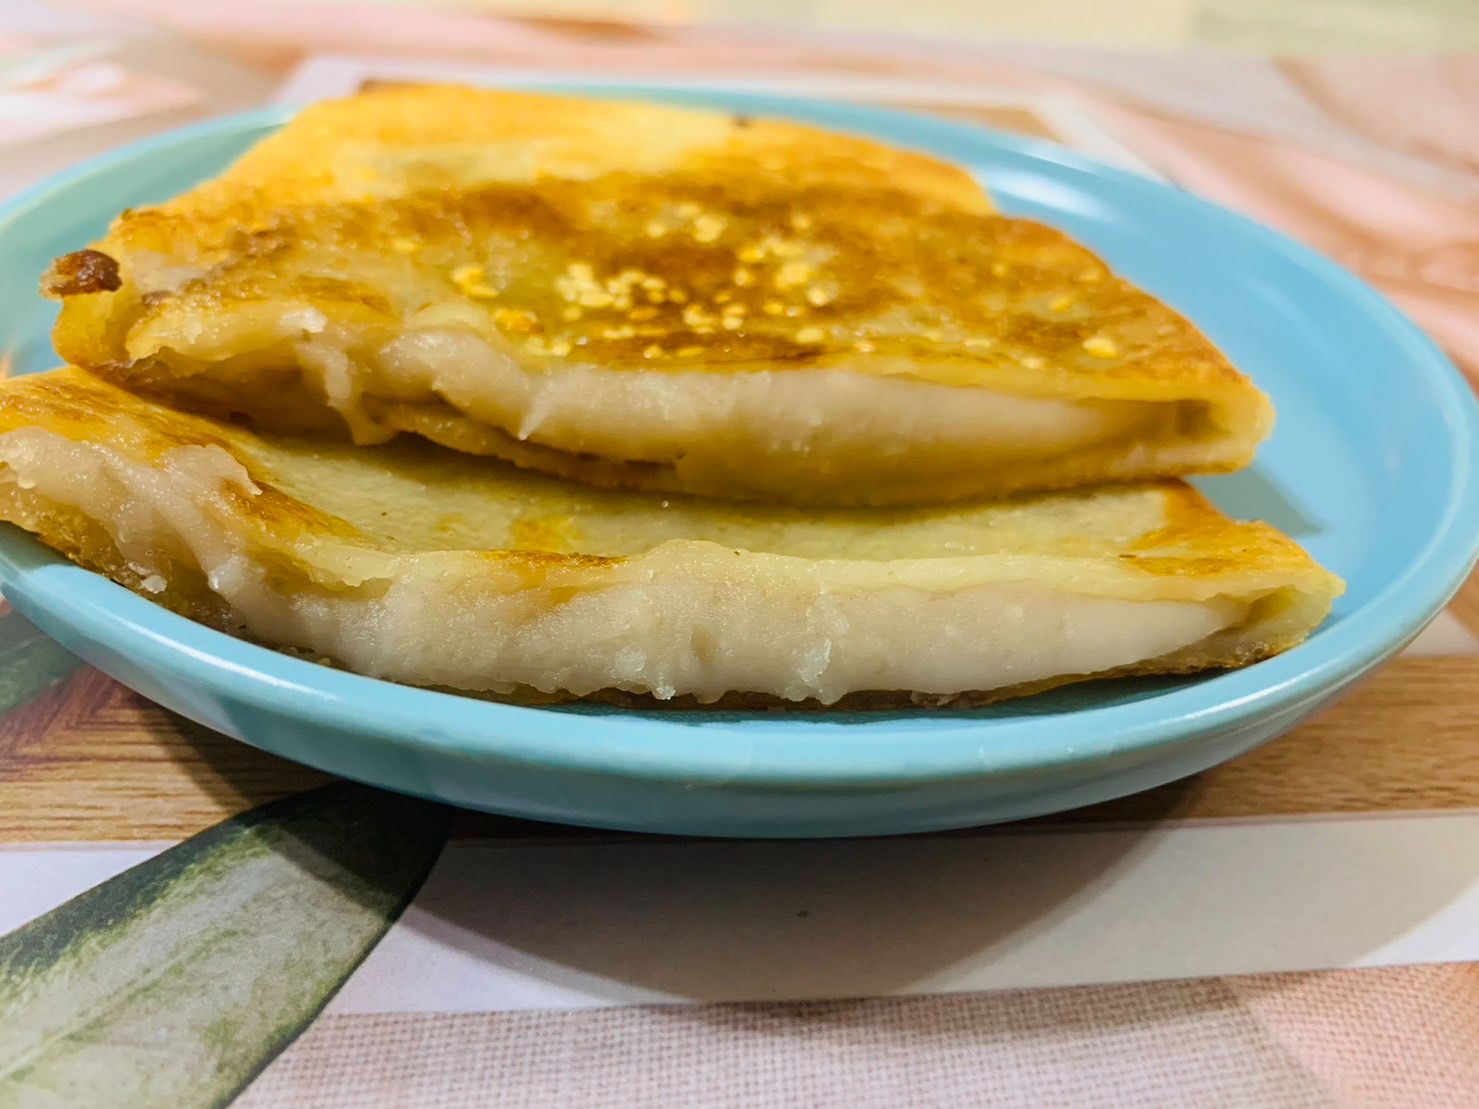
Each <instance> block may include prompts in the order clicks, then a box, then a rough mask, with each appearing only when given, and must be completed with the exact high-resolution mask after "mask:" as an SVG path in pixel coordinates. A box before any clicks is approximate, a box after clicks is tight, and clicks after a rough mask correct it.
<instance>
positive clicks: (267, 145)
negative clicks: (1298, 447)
mask: <svg viewBox="0 0 1479 1109" xmlns="http://www.w3.org/2000/svg"><path fill="white" fill-rule="evenodd" d="M84 254H85V255H86V257H87V258H88V259H90V260H91V261H89V262H87V264H86V266H84V264H83V260H82V256H83V255H84ZM101 259H107V260H109V261H116V262H117V269H118V271H119V273H120V275H121V285H119V286H118V287H117V288H112V289H110V288H108V285H107V283H106V282H104V283H98V282H83V283H79V282H74V281H68V280H66V279H64V278H63V277H61V276H56V277H55V279H53V280H51V281H50V282H49V285H48V287H49V288H50V289H51V291H52V292H53V294H54V295H58V296H60V297H61V298H62V299H63V302H64V303H63V309H62V313H61V315H60V318H59V320H58V323H57V328H56V331H55V341H56V344H57V348H58V350H59V351H60V353H61V354H62V355H63V356H64V357H65V358H67V359H68V360H69V361H72V362H75V363H77V364H80V365H86V366H88V367H91V368H93V369H95V370H98V371H99V372H104V373H108V374H109V375H111V376H113V377H115V378H116V379H117V380H120V381H122V382H125V383H126V384H128V385H129V386H130V387H132V388H136V389H142V390H146V391H149V392H152V393H154V394H155V395H159V396H164V397H166V398H169V399H171V400H173V401H175V402H188V403H190V404H192V405H196V406H200V407H202V408H204V409H206V410H211V411H221V410H222V409H223V408H230V407H231V406H232V405H234V406H235V408H236V410H238V411H243V412H246V413H248V414H250V415H252V416H253V417H254V418H256V419H258V420H259V421H261V422H263V423H264V424H265V425H267V426H273V427H284V428H289V429H297V428H301V427H320V428H322V427H326V426H335V425H337V422H338V417H337V416H335V415H334V414H333V413H331V412H329V411H328V409H327V408H326V407H325V401H324V398H323V396H322V395H321V394H316V393H315V391H314V389H313V388H310V387H307V386H305V385H304V384H303V382H302V381H301V380H299V377H298V370H297V363H296V359H297V358H298V355H297V354H296V353H295V350H294V347H293V343H294V342H295V340H296V338H297V337H298V335H299V332H297V331H294V330H293V328H291V327H285V326H284V324H283V322H282V321H283V320H285V319H296V318H300V317H301V315H302V313H303V312H304V311H310V312H312V313H314V314H316V315H315V317H314V318H315V319H318V320H320V321H322V323H321V326H322V327H323V328H324V329H326V330H328V331H336V332H342V333H343V334H346V335H348V336H350V338H349V339H348V340H347V341H348V342H349V344H350V354H351V357H353V356H355V355H356V353H366V352H371V351H374V350H378V349H380V348H381V347H382V346H383V344H385V343H386V342H388V341H390V340H391V339H392V338H394V337H395V336H397V335H400V334H403V333H405V332H406V331H407V330H415V329H417V328H422V327H426V326H437V325H438V324H435V323H428V321H431V320H441V321H442V323H446V322H447V321H451V322H452V323H453V324H455V326H457V327H462V328H469V329H471V330H473V331H475V332H477V333H478V334H480V335H481V336H482V337H483V338H484V339H486V340H487V341H488V342H489V343H490V344H491V345H492V346H493V347H494V348H495V349H498V350H501V351H505V352H507V354H508V355H509V356H510V357H511V358H513V359H514V360H515V361H516V362H517V363H518V364H520V365H521V366H524V367H527V368H529V369H531V370H537V371H548V372H558V371H559V369H560V367H561V366H563V365H567V364H572V363H576V362H579V363H582V364H587V365H593V366H598V367H600V368H602V369H610V370H617V371H620V370H628V371H643V372H651V371H661V372H668V373H685V372H699V373H738V372H746V371H754V370H781V371H792V370H797V371H800V370H806V369H837V368H842V369H846V370H847V371H848V372H852V373H862V374H888V375H898V374H907V375H908V376H909V377H913V378H918V379H920V380H925V381H932V382H937V383H942V384H948V385H956V386H963V387H979V388H986V389H992V390H998V391H1002V392H1006V393H1011V394H1015V395H1020V396H1043V397H1055V398H1065V399H1130V400H1145V401H1156V402H1188V403H1189V404H1190V405H1191V407H1190V408H1189V409H1188V412H1189V413H1191V416H1192V417H1193V418H1195V419H1197V420H1200V421H1201V422H1202V424H1203V425H1204V426H1202V427H1200V428H1199V429H1198V430H1197V432H1196V434H1195V435H1194V436H1193V437H1192V438H1193V440H1195V441H1197V442H1202V441H1203V440H1205V442H1206V443H1208V444H1212V445H1211V446H1209V447H1208V449H1206V450H1199V451H1191V452H1188V453H1187V456H1186V457H1185V458H1184V459H1182V460H1181V461H1179V462H1178V463H1176V464H1174V465H1170V466H1169V467H1168V472H1169V471H1174V472H1186V471H1187V470H1194V469H1208V470H1216V469H1227V468H1230V467H1236V466H1238V465H1242V464H1244V463H1246V461H1247V460H1248V459H1249V457H1251V454H1252V450H1253V447H1254V446H1255V445H1256V443H1257V442H1258V441H1259V440H1260V439H1261V438H1262V437H1263V436H1264V435H1265V434H1266V433H1267V431H1268V428H1269V426H1270V423H1271V415H1272V414H1271V409H1270V407H1269V405H1268V402H1267V400H1266V399H1265V398H1264V397H1263V396H1262V394H1260V393H1259V392H1258V390H1257V389H1256V388H1254V387H1253V386H1252V385H1251V384H1250V383H1249V382H1248V380H1247V379H1246V378H1245V377H1244V376H1243V375H1242V374H1240V373H1238V372H1237V370H1235V369H1234V368H1233V367H1232V366H1231V365H1229V364H1228V362H1227V360H1226V359H1225V358H1224V357H1223V356H1222V355H1221V353H1220V352H1219V351H1217V349H1216V348H1215V347H1213V346H1212V344H1211V343H1209V342H1208V341H1207V340H1206V338H1205V337H1204V336H1202V335H1201V334H1200V332H1198V331H1197V329H1196V328H1195V327H1194V326H1192V325H1191V324H1190V323H1189V322H1188V321H1186V320H1185V319H1184V318H1182V317H1181V316H1180V315H1178V314H1177V313H1176V312H1174V311H1173V310H1172V309H1170V308H1168V307H1167V306H1166V305H1164V304H1162V303H1161V302H1159V301H1158V300H1156V299H1155V298H1154V297H1152V296H1149V295H1147V294H1146V293H1144V292H1142V291H1140V290H1138V289H1136V288H1135V287H1133V286H1132V285H1130V284H1129V283H1127V282H1125V281H1123V280H1122V279H1120V278H1118V277H1117V276H1115V275H1114V274H1113V273H1111V272H1110V271H1109V269H1108V268H1107V267H1106V266H1105V265H1104V264H1103V262H1102V261H1100V260H1099V259H1098V258H1096V257H1095V256H1094V255H1093V254H1092V253H1091V252H1089V251H1088V250H1086V249H1084V248H1083V247H1082V246H1080V245H1078V244H1077V243H1074V242H1073V241H1072V240H1070V239H1069V238H1067V237H1066V236H1064V235H1063V234H1061V233H1060V232H1057V231H1054V230H1052V229H1050V228H1047V227H1044V226H1042V225H1040V224H1036V223H1033V222H1031V221H1028V220H1021V219H1010V218H1005V217H1001V216H998V215H994V214H992V213H991V211H990V206H989V201H988V200H987V198H986V197H985V195H984V193H983V192H982V191H981V189H980V186H979V185H978V184H977V183H976V182H975V181H974V180H973V179H972V178H971V177H970V175H969V174H967V173H965V172H964V171H962V170H960V169H958V168H957V167H953V166H949V165H947V164H945V163H942V162H939V161H937V160H935V159H932V158H929V157H927V156H924V155H922V154H916V153H912V152H909V151H903V150H897V149H894V148H890V147H886V146H883V145H880V144H877V143H873V142H870V141H868V140H865V139H861V138H854V137H851V136H846V135H839V134H834V133H830V132H824V131H819V130H816V129H812V128H807V127H801V126H798V125H795V124H790V123H785V122H781V121H773V120H753V121H749V122H748V123H747V124H745V125H740V124H739V123H738V122H737V121H736V120H735V118H733V117H732V116H730V115H728V114H725V113H714V112H696V111H691V110H683V109H673V108H662V107H657V106H653V105H647V104H634V103H621V102H612V101H595V100H582V99H577V98H567V97H551V96H536V95H531V94H522V93H508V92H489V91H477V90H470V89H455V88H400V89H389V90H384V91H379V92H375V93H370V94H365V95H362V96H359V97H354V98H350V99H348V100H343V101H335V102H332V103H327V104H321V105H317V106H315V107H313V108H310V109H308V110H306V111H305V112H304V113H303V114H302V115H301V116H300V117H298V119H296V120H295V121H294V122H293V123H291V124H290V125H289V126H288V127H286V128H284V129H283V130H282V131H281V132H279V133H277V134H276V135H274V136H272V137H270V138H269V139H267V140H265V141H263V142H262V143H261V144H259V145H258V146H257V147H255V148H254V149H253V150H252V151H250V152H249V153H248V154H247V155H246V156H245V157H243V159H242V160H241V161H240V162H238V163H237V164H236V165H235V166H233V167H232V168H231V169H230V170H228V171H227V172H226V173H224V174H222V175H221V176H220V177H219V178H217V179H215V180H213V181H210V182H207V183H206V184H204V185H202V186H200V187H198V188H197V189H195V190H192V191H191V192H189V193H186V194H184V195H183V196H181V197H179V198H177V199H175V200H172V201H170V202H168V203H165V204H162V205H159V206H156V207H151V208H143V209H137V210H134V211H130V212H126V213H124V214H123V215H122V216H120V217H119V219H118V220H117V221H116V222H115V223H114V225H113V227H112V228H111V229H110V231H109V233H108V235H107V236H106V237H105V238H104V239H103V240H102V241H101V242H99V243H98V244H96V245H95V247H93V248H90V249H89V250H88V251H86V252H79V254H77V255H70V256H67V258H65V259H62V260H59V262H58V263H57V265H56V267H55V269H54V274H55V275H63V274H64V273H65V272H69V271H72V270H77V269H86V268H91V269H94V270H95V269H98V268H99V266H100V265H101V262H100V260H101ZM438 313H441V315H438ZM212 337H215V338H212ZM284 398H290V399H284ZM369 399H370V400H376V399H379V400H385V401H389V400H391V399H392V398H389V397H385V398H375V397H374V396H373V394H372V395H371V396H370V398H369ZM395 399H397V400H400V401H406V400H408V398H405V397H399V398H395ZM419 400H420V401H421V402H426V403H430V402H431V401H433V400H434V398H432V397H423V398H419ZM504 430H505V431H508V430H509V429H504ZM543 445H544V446H546V447H550V448H552V449H555V450H558V449H559V448H560V447H561V444H559V443H546V444H543ZM611 461H613V462H616V463H621V462H622V461H623V460H620V459H613V460H611ZM523 462H524V464H529V465H544V464H546V463H548V464H551V465H554V466H559V465H560V462H559V460H558V459H557V458H555V457H554V456H553V455H550V456H544V455H541V456H540V457H539V458H531V459H529V460H523ZM1120 468H1121V470H1123V471H1125V472H1124V473H1117V474H1114V473H1104V472H1102V471H1103V467H1102V465H1099V464H1097V463H1095V464H1089V463H1088V462H1086V464H1085V469H1084V470H1083V472H1082V473H1080V472H1078V471H1077V470H1075V469H1074V467H1072V466H1066V467H1064V470H1065V472H1064V473H1062V474H1057V475H1055V474H1051V473H1048V474H1045V475H1044V476H1043V478H1042V480H1041V481H1036V480H1035V481H1034V482H1033V484H1034V485H1062V484H1068V483H1072V482H1074V481H1078V480H1082V479H1083V477H1084V476H1094V477H1106V476H1115V477H1121V476H1145V475H1146V473H1147V465H1146V464H1145V462H1144V460H1143V459H1142V460H1141V462H1140V463H1139V464H1138V465H1130V464H1128V463H1126V464H1125V465H1123V466H1121V467H1120ZM612 473H613V474H614V475H615V477H616V478H617V479H620V480H625V471H624V470H623V469H622V468H621V467H620V466H618V467H617V469H616V470H614V471H612Z"/></svg>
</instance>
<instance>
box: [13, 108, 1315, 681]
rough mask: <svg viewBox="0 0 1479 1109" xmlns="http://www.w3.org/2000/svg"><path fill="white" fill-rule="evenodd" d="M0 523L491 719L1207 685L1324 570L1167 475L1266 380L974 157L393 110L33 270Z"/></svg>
mask: <svg viewBox="0 0 1479 1109" xmlns="http://www.w3.org/2000/svg"><path fill="white" fill-rule="evenodd" d="M43 285H44V288H45V290H46V291H47V292H48V293H50V294H51V295H53V296H56V297H58V298H60V299H61V300H62V311H61V316H60V318H59V320H58V323H57V327H56V332H55V340H56V346H57V350H58V351H59V353H60V354H61V355H62V357H63V358H64V359H65V360H66V361H67V362H69V363H70V364H71V365H70V367H69V368H65V369H60V370H56V371H53V372H51V373H47V374H39V375H32V376H29V377H24V378H18V379H16V380H13V381H10V382H8V383H6V384H5V385H4V386H3V388H0V518H4V519H7V520H10V521H12V522H15V523H17V524H19V525H21V526H22V527H24V528H27V529H28V530H30V531H32V532H35V533H36V534H38V535H39V536H40V537H41V538H42V539H43V540H44V541H46V542H47V543H49V544H50V545H51V546H53V547H55V548H57V549H58V550H60V551H62V552H63V553H65V554H67V555H68V556H69V557H71V558H73V559H74V560H76V561H77V562H79V563H81V564H82V565H84V566H88V567H90V568H93V569H97V570H100V571H101V572H103V573H106V574H108V575H109V576H111V577H113V578H114V579H115V580H117V581H119V582H122V583H123V584H125V585H127V586H129V587H130V588H132V589H135V590H138V591H140V592H142V593H144V594H145V595H149V596H153V597H155V598H156V599H158V600H159V601H160V602H161V603H163V604H165V605H168V606H169V607H171V608H174V609H176V610H177V611H180V612H183V613H185V614H187V615H189V616H191V617H193V618H195V619H198V620H202V621H205V622H208V623H211V624H213V625H215V626H217V627H220V628H222V629H224V630H228V631H232V632H236V633H238V634H243V635H246V636H249V637H251V638H254V639H256V640H259V641H262V642H265V643H268V644H272V645H275V646H279V647H284V648H290V649H294V650H297V651H301V652H307V653H309V654H311V655H312V656H314V657H320V658H323V659H325V660H328V661H332V662H334V663H337V664H339V665H344V666H347V667H350V668H352V669H354V670H357V671H359V672H362V673H366V674H370V675H374V676H378V677H385V678H390V679H394V680H398V681H405V682H412V683H416V684H423V685H434V686H441V687H448V688H452V689H457V690H464V691H470V692H478V693H499V694H513V695H516V696H523V697H528V696H533V695H536V694H538V695H554V696H559V697H568V696H576V697H581V696H604V697H611V696H623V695H633V694H635V695H640V696H641V697H644V698H657V699H660V700H672V699H683V700H684V701H685V702H690V701H695V700H696V701H698V702H702V703H712V702H716V701H721V700H728V701H733V700H736V699H738V700H747V699H748V700H755V699H758V700H762V701H775V700H781V701H811V702H820V703H823V704H834V703H838V702H843V703H847V704H858V705H865V704H887V703H899V702H904V703H907V702H909V701H914V702H917V703H925V704H944V703H958V702H961V701H979V700H982V699H988V698H991V697H1000V696H1006V695H1011V694H1018V693H1026V692H1033V691H1036V690H1040V689H1045V688H1049V687H1052V686H1056V685H1061V684H1063V683H1066V682H1071V681H1077V680H1081V679H1084V678H1091V677H1101V676H1105V675H1120V674H1136V673H1166V672H1181V671H1190V670H1199V669H1204V668H1214V667H1227V666H1239V665H1244V664H1247V663H1250V662H1254V661H1257V660H1258V659H1261V658H1264V657H1267V656H1268V655H1271V654H1274V653H1276V652H1278V651H1281V650H1284V649H1286V648H1288V647H1290V646H1292V645H1294V644H1295V643H1298V642H1299V641H1300V640H1302V639H1303V638H1304V637H1305V636H1306V635H1307V634H1308V633H1309V632H1310V631H1311V630H1312V629H1313V628H1314V627H1315V626H1316V625H1317V624H1318V623H1319V622H1320V621H1321V620H1322V619H1323V618H1324V616H1325V614H1326V612H1327V611H1328V609H1329V605H1330V602H1331V599H1332V598H1333V597H1334V596H1335V595H1336V593H1337V592H1338V591H1339V588H1340V584H1339V581H1338V580H1337V579H1336V578H1334V577H1333V576H1332V575H1330V574H1329V573H1327V572H1326V571H1324V570H1323V569H1321V568H1320V567H1319V566H1317V565H1316V564H1315V563H1314V562H1312V561H1311V560H1310V559H1309V557H1308V556H1307V555H1306V554H1305V553H1304V552H1303V551H1302V550H1300V549H1299V547H1297V546H1296V545H1295V544H1294V543H1293V542H1292V541H1290V540H1289V539H1287V538H1285V537H1284V536H1282V535H1280V534H1279V533H1278V532H1277V531H1275V530H1274V529H1272V528H1270V527H1268V526H1267V525H1265V524H1261V523H1239V522H1234V521H1231V520H1228V519H1225V518H1224V517H1222V516H1221V515H1220V514H1219V513H1218V512H1217V511H1216V510H1215V509H1214V508H1212V507H1211V506H1210V505H1209V504H1208V503H1207V502H1206V501H1205V500H1203V499H1202V498H1201V497H1200V495H1199V494H1197V493H1196V492H1195V491H1193V490H1192V489H1191V488H1190V487H1189V486H1186V485H1185V484H1183V483H1182V482H1180V481H1179V480H1177V476H1178V475H1184V474H1190V473H1207V472H1218V471H1227V470H1232V469H1236V468H1238V467H1240V466H1243V465H1246V464H1247V463H1248V462H1249V460H1250V459H1251V457H1252V455H1253V452H1254V449H1255V448H1256V446H1257V444H1258V443H1259V442H1260V441H1261V440H1262V439H1263V438H1264V437H1265V436H1266V435H1267V433H1268V431H1269V428H1270V426H1271V423H1272V409H1271V407H1270V405H1269V403H1268V401H1267V399H1266V398H1265V397H1264V396H1263V395H1262V394H1261V393H1260V392H1259V391H1258V390H1257V389H1256V388H1255V387H1254V386H1253V385H1252V383H1250V382H1249V381H1248V379H1247V378H1246V377H1244V376H1243V375H1242V374H1240V373H1239V372H1238V371H1237V370H1235V369H1234V368H1233V367H1232V366H1230V365H1229V364H1228V363H1227V361H1226V359H1225V358H1224V357H1223V356H1222V355H1221V354H1220V353H1219V352H1218V351H1217V350H1216V348H1214V347H1213V346H1212V345H1211V344H1210V343H1209V342H1208V341H1207V340H1206V339H1205V338H1204V337H1203V336H1202V335H1201V334H1200V333H1199V332H1198V331H1197V330H1196V328H1195V327H1194V326H1192V324H1190V323H1189V322H1188V321H1186V320H1185V319H1183V318H1182V317H1181V316H1179V315H1178V314H1177V313H1175V312H1174V311H1172V310H1171V309H1170V308H1168V307H1167V306H1166V305H1164V304H1162V303H1160V302H1159V301H1157V300H1156V299H1154V298H1153V297H1151V296H1149V295H1147V294H1146V293H1144V292H1142V291H1140V290H1138V289H1136V288H1134V287H1133V286H1131V285H1129V284H1128V283H1126V282H1125V281H1123V280H1121V279H1120V278H1118V277H1117V276H1115V275H1114V274H1113V273H1112V272H1111V271H1110V270H1109V269H1108V268H1107V267H1106V266H1105V265H1104V263H1103V262H1101V261H1100V260H1099V259H1098V258H1096V257H1095V256H1094V255H1093V254H1091V253H1090V252H1089V251H1088V250H1086V249H1084V248H1083V247H1082V246H1080V245H1078V244H1077V243H1075V242H1073V241H1072V240H1071V239H1069V238H1067V237H1066V236H1064V235H1062V234H1060V233H1058V232H1056V231H1054V230H1051V229H1049V228H1047V227H1044V226H1041V225H1039V224H1036V223H1032V222H1029V221H1026V220H1021V219H1013V218H1008V217H1005V216H1001V215H999V214H996V213H995V212H994V210H993V208H992V205H991V202H990V199H989V197H988V196H987V195H986V194H985V192H983V190H982V188H981V187H980V185H979V184H978V183H977V182H976V181H975V180H974V179H973V178H972V177H971V176H970V175H969V174H967V173H965V172H964V171H963V170H961V169H958V168H956V167H953V166H950V165H947V164H945V163H942V162H940V161H937V160H935V159H933V158H929V157H926V156H924V155H922V154H918V153H914V152H910V151H905V150H899V149H894V148H891V147H886V146H882V145H880V144H878V143H875V142H872V141H868V140H865V139H862V138H857V137H852V136H846V135H841V134H834V133H829V132H824V131H819V130H815V129H812V128H807V127H802V126H799V125H795V124H791V123H784V122H779V121H768V120H761V119H751V118H746V117H742V116H735V115H732V114H728V113H717V112H702V111H691V110H681V109H675V108H666V107H658V106H653V105H646V104H637V103H621V102H613V101H594V100H584V99H576V98H564V97H551V96H533V95H526V94H515V93H506V92H487V91H475V90H469V89H455V88H393V89H384V90H379V91H376V92H372V93H366V94H363V95H361V96H357V97H354V98H351V99H348V100H344V101H338V102H333V103H326V104H321V105H318V106H316V107H314V108H310V109H308V110H307V111H305V112H303V113H302V114H301V115H300V116H299V117H298V118H297V119H296V120H295V121H293V122H292V123H290V124H289V125H288V126H287V127H285V128H284V129H283V130H281V131H280V132H278V133H276V134H275V135H273V136H272V137H270V138H268V139H266V140H264V141H262V142H261V143H260V144H258V145H257V146H256V147H255V148H253V149H252V150H250V151H249V152H248V153H247V154H246V155H245V156H244V157H243V158H242V159H241V160H240V161H238V162H237V163H236V164H235V165H233V166H232V167H230V168H229V169H228V170H227V171H226V172H225V173H223V174H222V175H221V176H220V177H218V178H216V179H214V180H212V181H209V182H207V183H205V184H203V185H201V186H199V187H197V188H195V189H193V190H191V191H190V192H188V193H186V194H184V195H182V196H180V197H178V198H176V199H174V200H171V201H168V202H167V203H164V204H161V205H158V206H156V207H151V208H144V209H137V210H133V211H128V212H125V213H123V214H122V215H121V216H120V217H119V218H118V219H117V220H116V221H115V222H114V224H113V226H112V228H111V229H110V230H109V232H108V234H107V235H106V236H105V237H104V238H103V239H102V240H101V241H100V242H98V243H96V244H94V245H93V246H92V247H90V248H88V249H85V250H80V251H78V252H76V253H74V254H70V255H66V256H65V257H63V258H60V259H58V260H57V262H56V263H55V264H54V265H53V267H52V269H51V270H50V272H49V273H48V274H47V275H46V277H45V278H44V281H43Z"/></svg>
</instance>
